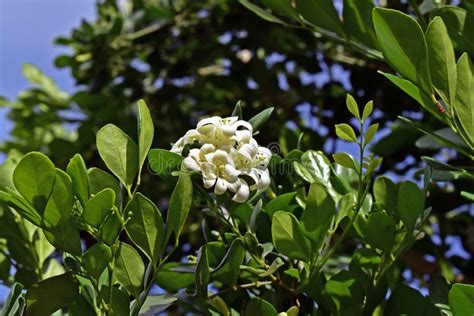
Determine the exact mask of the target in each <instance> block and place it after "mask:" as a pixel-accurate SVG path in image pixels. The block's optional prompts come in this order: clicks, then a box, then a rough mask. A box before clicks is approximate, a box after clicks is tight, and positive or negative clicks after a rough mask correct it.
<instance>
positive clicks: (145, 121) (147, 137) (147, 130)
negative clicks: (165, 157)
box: [137, 100, 155, 179]
mask: <svg viewBox="0 0 474 316" xmlns="http://www.w3.org/2000/svg"><path fill="white" fill-rule="evenodd" d="M137 104H138V116H137V120H138V178H139V179H140V174H141V172H142V168H143V163H144V162H145V160H146V157H147V155H148V151H149V150H150V148H151V144H152V143H153V135H154V133H155V127H154V125H153V120H152V119H151V115H150V110H148V107H147V105H146V103H145V101H143V100H138V103H137Z"/></svg>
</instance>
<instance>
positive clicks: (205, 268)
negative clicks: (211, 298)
mask: <svg viewBox="0 0 474 316" xmlns="http://www.w3.org/2000/svg"><path fill="white" fill-rule="evenodd" d="M210 276H211V272H210V270H209V261H208V258H207V244H204V245H203V246H202V247H201V249H199V254H198V261H197V266H196V292H195V293H196V296H197V297H207V285H208V284H209V278H210Z"/></svg>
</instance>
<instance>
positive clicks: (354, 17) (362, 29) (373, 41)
mask: <svg viewBox="0 0 474 316" xmlns="http://www.w3.org/2000/svg"><path fill="white" fill-rule="evenodd" d="M343 3H344V6H343V11H342V22H343V27H344V31H345V32H346V34H347V35H348V36H349V38H350V39H351V40H353V41H355V42H360V43H362V44H364V45H367V46H368V47H371V48H377V38H376V36H375V31H374V27H373V22H372V9H373V8H374V7H375V5H374V2H373V1H372V0H344V2H343Z"/></svg>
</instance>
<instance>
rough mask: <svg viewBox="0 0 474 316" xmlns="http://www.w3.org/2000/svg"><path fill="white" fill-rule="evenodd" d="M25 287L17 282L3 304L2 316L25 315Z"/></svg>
mask: <svg viewBox="0 0 474 316" xmlns="http://www.w3.org/2000/svg"><path fill="white" fill-rule="evenodd" d="M22 290H23V285H21V284H20V283H17V282H15V283H14V284H13V286H12V288H11V290H10V293H8V297H7V298H6V300H5V302H4V303H3V307H2V311H1V314H0V315H1V316H13V315H14V316H20V315H22V313H23V306H24V304H25V300H24V298H23V294H22Z"/></svg>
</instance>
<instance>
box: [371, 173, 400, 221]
mask: <svg viewBox="0 0 474 316" xmlns="http://www.w3.org/2000/svg"><path fill="white" fill-rule="evenodd" d="M374 198H375V201H376V202H377V203H380V204H382V205H383V206H384V208H385V210H387V211H388V212H389V213H391V214H397V203H398V202H397V201H398V187H397V185H396V184H395V183H393V181H392V180H390V178H388V177H378V178H377V179H375V182H374Z"/></svg>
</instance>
